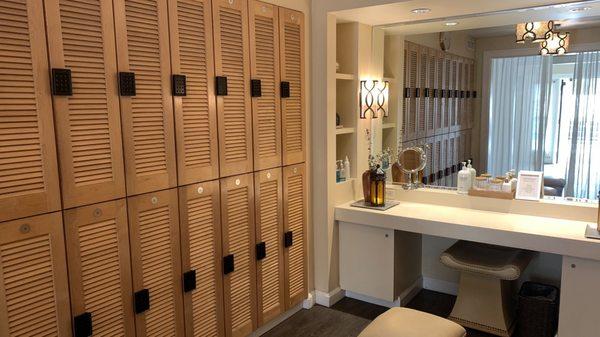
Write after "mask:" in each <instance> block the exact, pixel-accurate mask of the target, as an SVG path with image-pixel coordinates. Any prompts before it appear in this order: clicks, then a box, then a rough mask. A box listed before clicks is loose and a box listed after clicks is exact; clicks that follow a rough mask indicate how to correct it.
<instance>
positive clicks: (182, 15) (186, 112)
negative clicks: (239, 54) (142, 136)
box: [169, 0, 219, 186]
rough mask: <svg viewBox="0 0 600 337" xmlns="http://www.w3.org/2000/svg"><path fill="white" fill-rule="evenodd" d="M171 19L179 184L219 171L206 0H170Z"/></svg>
mask: <svg viewBox="0 0 600 337" xmlns="http://www.w3.org/2000/svg"><path fill="white" fill-rule="evenodd" d="M169 25H170V30H169V31H170V36H171V38H170V41H171V68H172V71H173V76H172V79H171V81H172V86H173V88H172V91H173V92H172V93H173V109H174V110H175V136H176V140H177V141H176V145H177V171H178V172H177V175H178V182H179V185H180V186H182V185H188V184H192V183H196V182H200V181H207V180H212V179H216V178H218V177H219V152H218V151H219V149H218V145H219V144H218V142H217V111H216V106H215V97H214V94H215V92H214V89H215V88H214V83H213V81H214V76H215V74H214V72H215V69H214V60H213V58H214V54H213V34H212V11H211V6H210V1H209V0H169ZM183 85H185V86H183ZM175 89H178V91H177V92H176V91H175ZM182 89H183V90H182Z"/></svg>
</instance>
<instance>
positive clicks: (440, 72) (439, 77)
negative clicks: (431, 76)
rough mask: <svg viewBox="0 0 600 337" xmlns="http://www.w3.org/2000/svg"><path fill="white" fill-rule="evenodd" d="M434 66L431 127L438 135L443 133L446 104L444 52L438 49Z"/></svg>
mask: <svg viewBox="0 0 600 337" xmlns="http://www.w3.org/2000/svg"><path fill="white" fill-rule="evenodd" d="M435 62H436V66H435V73H436V74H435V90H434V91H435V101H436V103H435V113H434V116H435V118H434V119H435V121H434V123H433V128H434V130H435V132H434V134H435V135H440V134H442V133H443V126H444V122H443V120H444V110H445V108H446V105H445V104H444V103H445V102H444V99H443V97H444V53H443V52H440V51H438V52H437V53H436V60H435Z"/></svg>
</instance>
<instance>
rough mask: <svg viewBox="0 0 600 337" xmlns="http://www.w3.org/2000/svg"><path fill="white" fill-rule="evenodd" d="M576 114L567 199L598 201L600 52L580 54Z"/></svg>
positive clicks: (599, 166) (573, 126)
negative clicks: (568, 197)
mask: <svg viewBox="0 0 600 337" xmlns="http://www.w3.org/2000/svg"><path fill="white" fill-rule="evenodd" d="M573 78H574V80H573V91H574V92H573V96H574V97H575V111H574V114H573V117H572V119H571V120H570V121H569V122H570V137H569V141H570V143H571V144H570V145H571V146H570V148H571V151H570V155H571V158H570V159H569V165H568V169H567V185H566V187H565V189H566V193H565V195H569V196H574V197H577V198H588V199H596V197H597V194H598V189H599V188H600V52H598V51H595V52H584V53H579V54H577V61H576V64H575V74H574V76H573Z"/></svg>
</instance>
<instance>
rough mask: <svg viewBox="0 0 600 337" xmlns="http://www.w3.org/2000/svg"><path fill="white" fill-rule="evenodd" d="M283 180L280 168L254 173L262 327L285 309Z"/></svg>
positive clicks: (260, 320)
mask: <svg viewBox="0 0 600 337" xmlns="http://www.w3.org/2000/svg"><path fill="white" fill-rule="evenodd" d="M282 182H283V180H282V176H281V168H275V169H270V170H265V171H261V172H255V173H254V191H255V192H254V195H255V209H256V211H255V213H256V243H257V251H259V250H261V248H263V249H264V253H265V256H264V257H262V258H261V257H257V260H258V261H257V264H258V265H257V270H256V274H257V291H258V325H259V326H262V325H264V324H265V323H267V322H268V321H270V320H272V319H273V318H275V317H277V316H278V315H279V314H281V313H282V312H284V311H285V297H284V295H285V294H284V266H283V243H282V239H281V238H282V237H283V208H282V207H283V199H282V198H283V197H282Z"/></svg>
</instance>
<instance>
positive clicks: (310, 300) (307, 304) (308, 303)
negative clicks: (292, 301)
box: [302, 291, 315, 309]
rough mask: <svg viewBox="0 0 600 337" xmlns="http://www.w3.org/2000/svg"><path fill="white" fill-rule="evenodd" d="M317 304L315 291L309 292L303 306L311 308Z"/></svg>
mask: <svg viewBox="0 0 600 337" xmlns="http://www.w3.org/2000/svg"><path fill="white" fill-rule="evenodd" d="M314 305H315V292H314V291H311V292H309V293H308V297H307V298H306V299H305V300H304V301H302V308H304V309H310V308H312V307H313V306H314Z"/></svg>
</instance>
